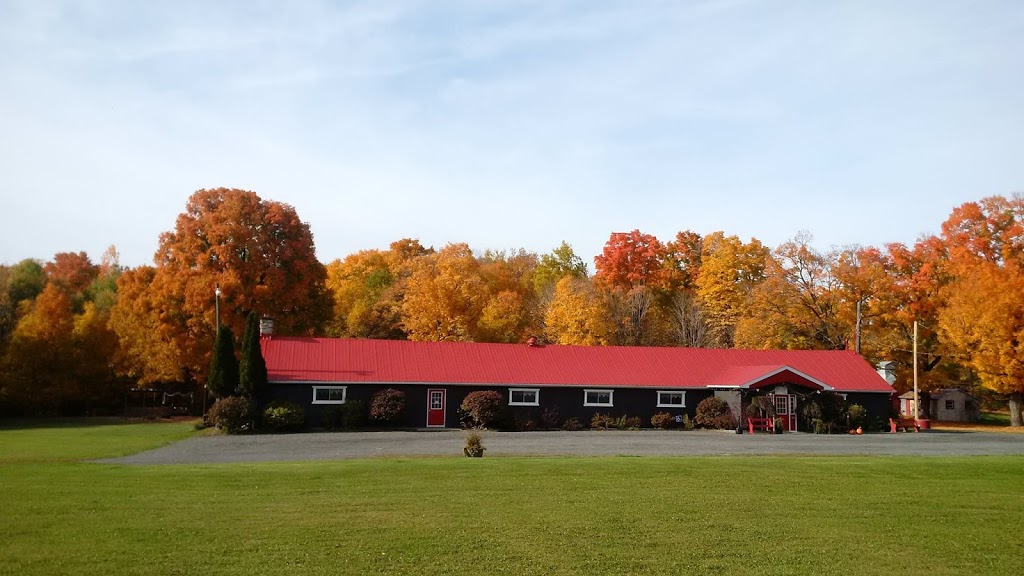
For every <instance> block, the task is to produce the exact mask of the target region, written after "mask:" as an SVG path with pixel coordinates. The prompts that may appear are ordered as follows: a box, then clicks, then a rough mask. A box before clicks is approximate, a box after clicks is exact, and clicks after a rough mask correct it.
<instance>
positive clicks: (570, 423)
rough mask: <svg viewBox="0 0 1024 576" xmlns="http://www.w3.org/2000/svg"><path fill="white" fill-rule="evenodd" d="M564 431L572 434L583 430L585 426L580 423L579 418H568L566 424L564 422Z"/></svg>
mask: <svg viewBox="0 0 1024 576" xmlns="http://www.w3.org/2000/svg"><path fill="white" fill-rule="evenodd" d="M562 430H568V431H570V432H575V431H576V430H583V424H581V423H580V420H579V418H566V419H565V422H562Z"/></svg>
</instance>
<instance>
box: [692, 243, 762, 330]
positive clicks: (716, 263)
mask: <svg viewBox="0 0 1024 576" xmlns="http://www.w3.org/2000/svg"><path fill="white" fill-rule="evenodd" d="M701 251H702V252H701V258H700V261H701V264H700V272H699V273H698V275H697V283H696V284H697V289H696V295H697V299H698V301H699V302H700V305H701V307H702V309H703V310H704V314H705V315H706V317H707V322H708V327H709V329H710V331H711V333H712V336H713V339H714V341H715V343H716V345H717V346H720V347H730V346H732V345H733V344H734V340H735V338H734V337H735V330H736V323H737V322H738V321H739V320H740V318H742V317H743V316H744V315H746V312H747V307H748V306H749V302H750V293H751V291H752V290H753V289H754V287H755V286H757V285H758V284H760V283H761V282H762V281H763V280H764V277H765V261H766V259H767V258H768V253H769V252H768V249H767V248H766V247H765V246H764V245H763V244H761V242H760V241H759V240H757V239H756V238H751V239H750V242H747V243H744V242H743V241H741V240H740V239H739V238H738V237H736V236H726V235H725V234H724V233H722V232H714V233H712V234H709V235H708V236H705V237H704V239H703V241H702V242H701Z"/></svg>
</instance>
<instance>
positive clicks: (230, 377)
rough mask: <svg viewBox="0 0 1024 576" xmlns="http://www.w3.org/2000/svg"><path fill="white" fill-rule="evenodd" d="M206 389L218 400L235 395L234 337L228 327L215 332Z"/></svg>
mask: <svg viewBox="0 0 1024 576" xmlns="http://www.w3.org/2000/svg"><path fill="white" fill-rule="evenodd" d="M206 387H207V388H209V389H210V392H213V394H214V395H216V396H217V397H219V398H226V397H228V396H233V395H235V394H236V392H235V390H237V389H238V359H237V358H235V335H234V333H232V332H231V328H229V327H228V326H226V325H225V326H221V327H220V330H218V331H217V344H216V347H215V348H214V349H213V358H212V359H210V378H209V379H208V380H207V381H206Z"/></svg>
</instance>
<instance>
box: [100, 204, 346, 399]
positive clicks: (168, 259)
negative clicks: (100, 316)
mask: <svg viewBox="0 0 1024 576" xmlns="http://www.w3.org/2000/svg"><path fill="white" fill-rule="evenodd" d="M155 264H156V266H155V270H154V272H153V276H152V280H151V281H150V282H149V285H148V289H147V290H146V292H145V293H144V294H142V295H140V297H142V298H144V299H152V300H151V301H149V302H145V303H142V304H141V305H136V304H133V303H130V302H126V303H124V304H122V303H121V302H120V300H119V302H118V306H122V305H125V306H131V307H133V308H134V311H135V312H140V313H141V312H149V313H152V314H155V316H156V318H155V321H154V319H152V318H150V319H148V320H146V319H138V320H137V321H134V322H129V324H131V325H134V326H141V325H146V324H149V325H152V324H154V323H155V325H157V326H159V336H158V337H157V338H154V339H150V340H149V343H150V344H152V345H153V346H158V347H162V348H164V349H163V350H162V351H161V353H160V354H157V355H155V356H151V355H149V354H141V355H129V358H132V357H133V358H134V360H135V361H137V362H142V363H149V362H153V361H155V362H159V363H161V364H162V363H163V362H164V360H163V359H165V358H167V357H172V358H174V361H173V362H174V364H175V365H176V366H178V367H180V369H179V371H181V374H180V376H181V377H183V378H186V379H188V378H190V377H196V376H199V377H201V376H202V375H203V374H205V370H206V366H207V365H208V364H209V358H210V350H211V347H212V343H213V338H214V332H215V328H214V327H215V325H216V318H215V317H214V288H215V286H217V285H219V286H220V290H221V315H222V322H224V323H225V324H226V325H228V326H230V327H231V328H232V330H233V331H235V332H237V333H241V332H242V330H243V328H244V324H245V317H246V315H247V314H248V313H249V312H256V313H258V314H269V315H271V316H273V317H274V320H275V330H277V331H279V332H282V333H285V334H310V333H313V332H314V331H315V330H317V329H319V328H320V327H321V326H322V324H323V323H324V321H325V320H326V319H327V317H328V314H329V309H330V298H329V295H328V293H327V290H326V286H325V281H326V273H325V271H324V267H323V265H322V264H320V262H319V261H318V260H317V259H316V250H315V247H314V244H313V235H312V234H311V233H310V230H309V225H308V224H307V223H305V222H302V221H301V220H300V219H299V216H298V214H296V212H295V209H294V208H292V207H291V206H288V205H287V204H282V203H279V202H273V201H265V200H263V199H261V198H260V197H259V196H257V195H256V194H255V193H253V192H248V191H244V190H235V189H226V188H217V189H213V190H199V191H198V192H196V193H195V194H193V195H192V196H191V197H190V198H189V199H188V202H187V204H186V207H185V212H184V213H182V214H180V215H179V216H178V219H177V222H176V224H175V228H174V230H171V231H168V232H165V233H163V234H161V235H160V246H159V248H158V249H157V252H156V256H155ZM119 325H121V324H119ZM129 332H131V331H130V330H129ZM118 335H119V337H120V338H121V340H122V342H124V340H125V338H128V337H130V335H129V334H128V333H124V332H121V331H119V332H118ZM151 358H156V360H151ZM134 371H135V372H138V373H148V374H161V373H166V369H165V367H163V366H150V367H145V366H136V367H135V368H134Z"/></svg>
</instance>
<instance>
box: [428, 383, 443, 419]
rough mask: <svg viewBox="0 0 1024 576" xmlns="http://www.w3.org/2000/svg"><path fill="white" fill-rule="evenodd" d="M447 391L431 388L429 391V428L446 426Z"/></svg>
mask: <svg viewBox="0 0 1024 576" xmlns="http://www.w3.org/2000/svg"><path fill="white" fill-rule="evenodd" d="M444 409H445V390H444V389H443V388H431V389H429V390H427V427H443V426H444Z"/></svg>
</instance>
